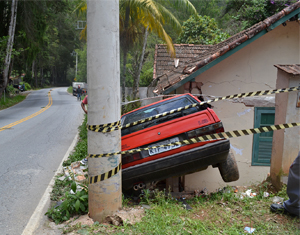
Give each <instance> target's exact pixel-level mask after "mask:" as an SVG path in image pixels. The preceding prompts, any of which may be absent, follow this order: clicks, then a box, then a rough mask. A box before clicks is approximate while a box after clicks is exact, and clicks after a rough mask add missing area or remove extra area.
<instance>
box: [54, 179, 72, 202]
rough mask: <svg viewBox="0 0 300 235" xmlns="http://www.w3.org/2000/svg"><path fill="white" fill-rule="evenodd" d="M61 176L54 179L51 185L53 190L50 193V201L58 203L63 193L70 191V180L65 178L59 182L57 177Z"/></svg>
mask: <svg viewBox="0 0 300 235" xmlns="http://www.w3.org/2000/svg"><path fill="white" fill-rule="evenodd" d="M62 176H63V174H60V175H58V176H57V177H56V180H55V183H54V185H53V189H52V191H51V193H50V199H51V200H52V201H59V200H61V199H62V197H63V196H64V195H65V193H66V192H67V191H68V190H70V188H71V184H72V182H73V181H72V180H70V179H69V178H68V177H65V178H64V179H63V180H60V179H59V177H62Z"/></svg>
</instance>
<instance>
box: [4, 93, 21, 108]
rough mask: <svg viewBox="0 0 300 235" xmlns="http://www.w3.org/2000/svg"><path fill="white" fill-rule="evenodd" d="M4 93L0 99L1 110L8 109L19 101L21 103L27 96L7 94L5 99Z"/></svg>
mask: <svg viewBox="0 0 300 235" xmlns="http://www.w3.org/2000/svg"><path fill="white" fill-rule="evenodd" d="M4 95H5V94H4V93H3V96H2V97H1V99H0V110H1V109H6V108H8V107H11V106H13V105H15V104H17V103H20V102H21V101H23V100H24V99H25V98H26V96H25V95H15V96H12V97H6V96H5V99H4Z"/></svg>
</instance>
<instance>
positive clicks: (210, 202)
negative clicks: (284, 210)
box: [64, 181, 300, 235]
mask: <svg viewBox="0 0 300 235" xmlns="http://www.w3.org/2000/svg"><path fill="white" fill-rule="evenodd" d="M249 188H251V189H252V192H256V193H257V196H255V197H254V198H247V197H245V198H244V199H241V198H240V195H241V192H238V193H235V192H234V189H233V188H231V187H228V188H226V190H221V191H219V192H214V193H211V194H209V195H206V196H200V197H194V198H192V199H190V200H187V202H188V204H189V205H190V206H192V208H193V209H192V210H186V209H185V208H184V207H183V205H182V203H181V202H179V201H178V200H176V199H174V198H172V197H171V196H166V194H165V192H163V191H156V192H155V193H154V194H153V195H154V196H150V195H151V193H150V191H146V193H145V194H144V196H142V197H141V204H148V205H150V209H145V214H146V215H145V216H144V217H143V218H142V221H141V222H139V223H136V224H134V225H129V224H128V223H126V222H124V223H123V226H114V225H110V224H106V223H103V224H100V223H98V222H96V223H94V224H93V225H92V226H86V225H82V226H81V224H76V225H74V226H66V227H65V228H64V233H65V234H67V233H69V232H71V231H73V232H77V234H212V235H214V234H230V235H231V234H244V228H245V227H251V228H255V231H254V233H253V234H270V235H271V234H274V235H275V234H276V235H277V234H282V235H283V234H299V233H300V230H299V222H300V219H299V218H297V217H292V216H289V215H284V214H275V213H272V212H270V209H269V208H270V205H271V204H272V198H273V197H274V196H278V195H279V196H281V197H282V196H283V197H284V199H287V195H286V187H285V186H284V187H283V189H282V191H280V192H273V188H272V185H271V183H270V182H268V181H264V182H262V183H261V184H259V185H252V186H251V187H248V189H249ZM265 191H268V192H269V193H270V196H269V197H264V196H263V192H265ZM123 205H124V203H123ZM127 206H128V201H127Z"/></svg>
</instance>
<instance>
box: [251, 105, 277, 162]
mask: <svg viewBox="0 0 300 235" xmlns="http://www.w3.org/2000/svg"><path fill="white" fill-rule="evenodd" d="M254 115H255V117H254V128H259V127H264V126H271V125H274V121H275V108H273V107H255V109H254ZM272 140H273V131H271V132H265V133H260V134H254V135H253V151H252V166H270V163H271V155H272Z"/></svg>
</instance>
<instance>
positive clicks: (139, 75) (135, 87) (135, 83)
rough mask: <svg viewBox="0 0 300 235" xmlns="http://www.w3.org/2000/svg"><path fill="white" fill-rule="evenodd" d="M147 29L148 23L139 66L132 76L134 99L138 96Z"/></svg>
mask: <svg viewBox="0 0 300 235" xmlns="http://www.w3.org/2000/svg"><path fill="white" fill-rule="evenodd" d="M148 29H149V25H148V26H147V28H146V31H145V35H144V42H143V50H142V55H141V60H140V64H139V68H138V71H137V76H136V77H135V78H134V80H135V81H134V89H133V99H134V100H135V99H136V98H139V97H137V94H139V87H140V86H139V84H140V77H141V71H142V67H143V64H144V56H145V51H146V46H147V38H148Z"/></svg>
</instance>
